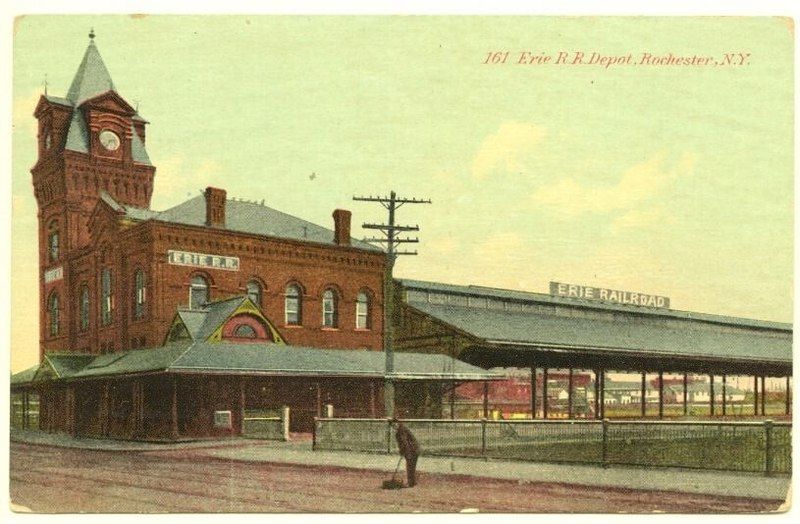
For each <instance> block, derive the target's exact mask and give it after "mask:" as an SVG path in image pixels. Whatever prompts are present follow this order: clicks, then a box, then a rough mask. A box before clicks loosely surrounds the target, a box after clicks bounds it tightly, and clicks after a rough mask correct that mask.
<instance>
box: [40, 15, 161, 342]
mask: <svg viewBox="0 0 800 524" xmlns="http://www.w3.org/2000/svg"><path fill="white" fill-rule="evenodd" d="M94 38H95V35H94V31H92V32H90V33H89V45H88V47H87V48H86V52H85V53H84V55H83V60H82V61H81V63H80V66H79V67H78V70H77V72H76V73H75V77H74V79H73V80H72V84H71V85H70V87H69V90H68V92H67V94H66V97H63V98H62V97H57V96H51V95H49V94H48V93H47V92H46V91H45V94H44V95H42V96H41V97H40V98H39V102H38V103H37V105H36V110H35V112H34V116H35V117H36V119H37V120H38V159H37V161H36V164H35V165H34V166H33V167H32V168H31V174H32V175H33V191H34V196H35V197H36V203H37V205H38V217H39V270H40V274H39V276H40V286H41V289H40V311H41V322H40V325H41V328H40V335H41V340H42V342H43V343H42V344H41V345H40V347H43V346H44V345H48V346H50V347H54V346H55V347H64V346H66V345H68V343H67V340H66V339H63V340H59V339H62V337H66V334H67V332H68V329H67V324H68V323H69V322H70V316H71V315H70V311H71V310H72V309H74V308H75V305H74V304H73V303H74V302H75V300H73V299H72V297H70V296H69V282H70V280H69V278H70V276H69V272H70V271H69V269H70V268H69V261H70V259H72V258H73V257H74V256H75V255H77V254H79V253H81V252H85V251H86V248H87V247H88V246H89V244H90V242H91V239H90V235H89V217H90V215H91V214H92V212H93V210H94V209H95V206H96V204H97V203H98V200H99V199H100V197H101V195H102V194H103V192H105V193H107V194H109V195H111V196H112V197H113V198H114V200H116V201H117V202H119V203H121V204H123V205H126V206H131V207H136V208H144V209H148V208H149V207H150V197H151V194H152V191H153V176H154V175H155V167H154V166H153V165H152V164H151V163H150V158H149V157H148V155H147V151H146V150H145V125H146V124H147V121H146V120H145V119H144V118H142V117H141V116H140V115H139V114H138V112H137V110H136V109H135V108H133V107H131V105H130V104H129V103H128V102H127V101H126V100H125V99H124V98H122V96H120V94H119V93H118V92H117V89H116V87H115V86H114V82H113V81H112V80H111V75H110V74H109V72H108V69H106V66H105V64H104V63H103V59H102V58H101V57H100V52H99V51H98V49H97V45H96V44H95V41H94ZM46 340H47V341H49V343H48V344H45V343H44V342H45V341H46Z"/></svg>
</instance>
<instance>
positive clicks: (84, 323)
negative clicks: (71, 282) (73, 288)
mask: <svg viewBox="0 0 800 524" xmlns="http://www.w3.org/2000/svg"><path fill="white" fill-rule="evenodd" d="M79 309H80V330H81V331H86V330H87V329H89V286H87V285H86V284H84V285H83V286H82V287H81V298H80V307H79Z"/></svg>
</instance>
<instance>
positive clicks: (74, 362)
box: [44, 353, 94, 377]
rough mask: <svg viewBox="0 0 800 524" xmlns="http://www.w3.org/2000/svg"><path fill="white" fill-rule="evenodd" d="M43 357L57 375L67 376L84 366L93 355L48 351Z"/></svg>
mask: <svg viewBox="0 0 800 524" xmlns="http://www.w3.org/2000/svg"><path fill="white" fill-rule="evenodd" d="M44 358H45V359H46V360H47V361H48V362H49V363H50V365H51V366H52V367H53V370H54V371H55V372H56V374H57V375H58V376H59V377H68V376H70V375H72V374H74V373H77V372H78V371H80V370H81V369H83V368H84V367H86V366H87V365H88V364H89V362H91V361H92V358H94V357H92V356H91V355H84V354H70V353H49V354H46V355H45V357H44Z"/></svg>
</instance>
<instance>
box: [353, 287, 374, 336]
mask: <svg viewBox="0 0 800 524" xmlns="http://www.w3.org/2000/svg"><path fill="white" fill-rule="evenodd" d="M370 327H371V326H370V318H369V296H368V295H367V294H366V293H365V292H364V291H362V292H360V293H359V294H358V298H357V299H356V329H369V328H370Z"/></svg>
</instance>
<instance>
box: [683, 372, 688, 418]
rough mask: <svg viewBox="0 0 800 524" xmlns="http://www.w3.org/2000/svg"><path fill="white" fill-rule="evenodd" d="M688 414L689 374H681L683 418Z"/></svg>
mask: <svg viewBox="0 0 800 524" xmlns="http://www.w3.org/2000/svg"><path fill="white" fill-rule="evenodd" d="M688 414H689V374H688V373H684V374H683V416H684V417H685V416H687V415H688Z"/></svg>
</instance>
